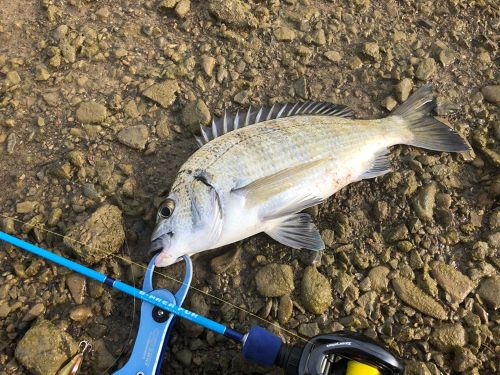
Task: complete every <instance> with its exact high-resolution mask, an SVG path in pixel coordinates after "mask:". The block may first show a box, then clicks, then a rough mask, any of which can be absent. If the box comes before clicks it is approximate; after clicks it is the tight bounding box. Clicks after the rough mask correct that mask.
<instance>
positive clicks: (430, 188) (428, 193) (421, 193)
mask: <svg viewBox="0 0 500 375" xmlns="http://www.w3.org/2000/svg"><path fill="white" fill-rule="evenodd" d="M436 192H437V186H436V183H434V182H433V183H430V184H427V185H425V186H423V187H421V188H420V189H419V190H418V192H417V194H416V195H415V197H414V198H413V209H414V210H415V213H416V214H417V216H418V217H419V218H420V219H422V220H427V221H430V220H432V215H433V213H434V205H435V198H436Z"/></svg>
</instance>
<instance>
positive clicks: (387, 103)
mask: <svg viewBox="0 0 500 375" xmlns="http://www.w3.org/2000/svg"><path fill="white" fill-rule="evenodd" d="M381 104H382V107H384V108H385V109H387V110H388V111H392V110H393V109H394V108H396V106H397V105H398V102H397V100H396V99H394V98H393V97H392V96H386V97H385V98H384V100H382V103H381Z"/></svg>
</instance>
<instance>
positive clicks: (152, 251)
mask: <svg viewBox="0 0 500 375" xmlns="http://www.w3.org/2000/svg"><path fill="white" fill-rule="evenodd" d="M162 250H163V239H162V238H161V237H158V238H156V239H154V240H153V241H151V243H150V245H149V249H148V254H149V255H151V256H153V255H156V254H158V253H159V252H161V251H162Z"/></svg>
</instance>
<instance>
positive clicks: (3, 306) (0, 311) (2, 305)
mask: <svg viewBox="0 0 500 375" xmlns="http://www.w3.org/2000/svg"><path fill="white" fill-rule="evenodd" d="M9 313H10V306H9V304H8V303H7V301H0V319H4V318H6V317H7V315H9Z"/></svg>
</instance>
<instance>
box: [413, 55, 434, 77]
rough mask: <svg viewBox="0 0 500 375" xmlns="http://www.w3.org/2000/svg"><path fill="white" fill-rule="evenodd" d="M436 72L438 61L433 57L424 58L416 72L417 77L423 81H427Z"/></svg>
mask: <svg viewBox="0 0 500 375" xmlns="http://www.w3.org/2000/svg"><path fill="white" fill-rule="evenodd" d="M435 72H436V61H435V60H434V59H433V58H432V57H428V58H426V59H423V60H422V61H421V62H420V64H418V67H417V71H416V72H415V77H417V78H418V79H419V80H421V81H427V80H428V79H429V78H431V77H432V75H433V74H434V73H435Z"/></svg>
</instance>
